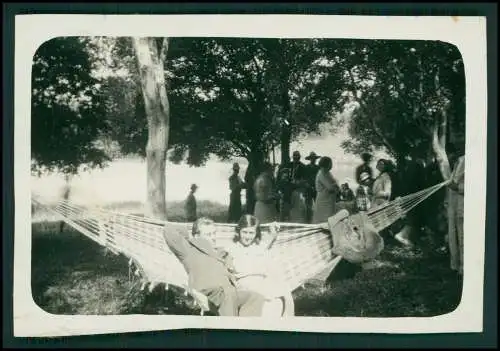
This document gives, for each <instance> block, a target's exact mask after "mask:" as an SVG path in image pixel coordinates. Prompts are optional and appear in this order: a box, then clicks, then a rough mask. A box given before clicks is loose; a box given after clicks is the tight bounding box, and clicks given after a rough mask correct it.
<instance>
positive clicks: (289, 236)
mask: <svg viewBox="0 0 500 351" xmlns="http://www.w3.org/2000/svg"><path fill="white" fill-rule="evenodd" d="M448 183H449V181H444V182H442V183H439V184H436V185H435V186H432V187H429V188H427V189H423V190H421V191H418V192H416V193H413V194H409V195H406V196H403V197H400V198H397V199H395V200H393V201H390V202H388V203H386V204H384V205H382V206H380V207H378V208H372V209H370V210H369V211H367V212H366V214H367V216H368V218H369V219H370V221H371V222H372V224H373V226H374V227H375V229H376V230H377V231H379V232H380V231H381V230H383V229H385V228H387V227H388V226H390V225H391V224H393V223H394V222H396V221H397V220H399V219H400V218H402V217H403V216H405V215H406V213H408V212H409V211H410V210H412V209H413V208H415V207H416V206H418V205H419V204H420V203H421V202H422V201H424V200H426V199H427V198H428V197H429V196H431V195H432V194H434V193H435V192H437V191H438V190H440V189H441V188H442V187H444V186H445V185H446V184H448ZM32 201H33V202H34V203H36V204H38V205H40V206H43V207H45V208H47V209H49V210H50V211H52V212H54V213H56V214H57V215H58V216H60V218H61V220H63V221H64V222H65V223H67V224H68V225H70V226H71V227H73V228H74V229H76V230H77V231H78V232H80V233H82V234H83V235H85V236H86V237H88V238H89V239H91V240H93V241H95V242H97V243H98V244H99V245H101V246H104V247H106V248H108V249H109V250H110V251H111V252H113V253H114V254H123V255H124V256H126V257H127V258H129V276H132V275H136V276H137V275H139V276H141V277H142V279H144V280H145V281H146V282H151V283H154V282H162V283H165V284H166V288H168V285H175V286H178V287H181V288H183V289H185V293H186V294H190V295H191V296H192V297H193V298H194V300H195V302H196V303H197V304H198V306H199V307H200V308H201V313H202V314H203V313H204V312H205V311H208V310H210V308H209V306H208V301H207V299H206V297H205V296H203V295H202V294H200V293H199V292H196V291H194V290H193V289H190V288H189V286H188V277H187V273H186V271H185V269H184V267H183V266H182V264H181V262H180V261H179V260H178V259H177V257H176V256H175V255H174V254H173V253H172V252H171V251H170V249H169V248H168V246H167V244H166V242H165V240H164V238H163V233H164V231H165V230H166V232H167V233H168V231H169V230H172V231H173V230H175V231H178V232H179V233H181V234H182V235H185V236H188V235H189V232H190V230H191V226H192V223H182V222H169V221H162V220H158V219H153V218H148V217H144V216H139V215H135V214H128V213H120V212H117V211H112V210H108V209H104V208H101V207H92V208H88V207H84V206H80V205H77V204H75V203H72V202H71V201H69V200H60V201H58V202H57V203H56V204H55V206H54V205H52V206H51V205H48V204H46V203H45V202H44V201H43V200H42V199H41V198H40V197H38V196H36V195H33V196H32ZM276 225H278V236H277V237H276V238H275V240H274V241H273V242H271V243H270V244H269V246H268V247H267V248H266V250H265V251H266V252H265V253H266V254H268V255H269V258H270V260H271V262H272V264H273V265H275V267H277V268H278V269H279V270H280V273H281V275H282V277H283V281H285V282H286V283H287V285H288V286H289V288H290V291H293V290H295V289H297V288H298V287H300V286H303V284H304V283H306V282H307V281H308V280H310V279H311V278H313V277H315V276H316V275H318V274H320V273H322V272H324V271H325V270H326V269H330V268H332V267H334V266H335V265H336V263H338V262H339V260H340V259H341V257H339V256H336V255H335V254H333V253H332V248H333V243H332V238H331V235H330V234H329V233H328V232H325V230H324V228H323V226H322V225H321V224H299V223H269V224H262V225H261V232H262V234H263V236H264V235H266V234H268V233H269V232H270V231H271V227H272V226H276ZM216 226H217V229H218V230H217V243H218V245H220V246H222V247H223V248H224V247H227V246H228V245H230V244H231V242H232V238H233V236H234V234H235V227H236V224H228V223H216ZM134 265H135V267H136V269H135V271H134V270H133V269H132V267H133V266H134ZM332 269H333V268H332ZM144 287H145V283H143V285H142V288H144Z"/></svg>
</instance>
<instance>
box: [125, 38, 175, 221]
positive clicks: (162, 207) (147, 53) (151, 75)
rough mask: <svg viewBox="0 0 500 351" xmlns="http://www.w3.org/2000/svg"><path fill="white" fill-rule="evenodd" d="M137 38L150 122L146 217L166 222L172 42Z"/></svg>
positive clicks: (145, 103) (145, 102)
mask: <svg viewBox="0 0 500 351" xmlns="http://www.w3.org/2000/svg"><path fill="white" fill-rule="evenodd" d="M156 40H159V39H156V38H133V45H134V49H135V56H136V59H137V66H138V71H139V76H140V83H141V88H142V95H143V98H144V108H145V112H146V117H147V121H148V141H147V145H146V163H147V199H146V209H145V212H146V215H147V216H150V217H152V218H158V219H166V218H167V214H166V203H165V167H166V156H167V148H168V135H169V123H170V121H169V118H170V106H169V102H168V97H167V91H166V88H165V73H164V59H165V55H166V49H167V45H168V39H166V38H164V39H162V40H163V42H162V45H161V46H160V49H159V47H158V46H159V45H158V43H157V41H156Z"/></svg>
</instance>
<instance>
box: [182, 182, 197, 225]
mask: <svg viewBox="0 0 500 351" xmlns="http://www.w3.org/2000/svg"><path fill="white" fill-rule="evenodd" d="M197 189H198V185H196V184H191V190H190V192H189V195H188V197H187V199H186V203H185V204H184V210H185V211H186V219H187V221H188V222H194V221H196V219H197V218H198V214H197V213H196V198H195V196H194V193H195V192H196V190H197Z"/></svg>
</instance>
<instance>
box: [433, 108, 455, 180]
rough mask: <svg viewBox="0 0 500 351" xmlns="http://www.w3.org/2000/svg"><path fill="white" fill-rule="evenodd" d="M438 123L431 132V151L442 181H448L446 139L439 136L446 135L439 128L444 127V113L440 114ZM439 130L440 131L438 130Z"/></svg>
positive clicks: (448, 165)
mask: <svg viewBox="0 0 500 351" xmlns="http://www.w3.org/2000/svg"><path fill="white" fill-rule="evenodd" d="M440 119H441V121H440V123H436V124H435V126H434V129H433V131H432V151H433V152H434V156H435V157H436V162H437V164H438V166H439V171H440V172H441V176H442V177H443V180H446V179H449V178H450V175H451V168H450V161H449V160H448V155H447V154H446V138H445V137H444V136H442V135H440V134H444V133H446V128H444V130H443V129H441V128H440V124H441V126H446V113H444V111H443V113H442V115H441V118H440ZM440 129H441V130H440Z"/></svg>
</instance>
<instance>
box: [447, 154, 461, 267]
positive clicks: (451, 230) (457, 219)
mask: <svg viewBox="0 0 500 351" xmlns="http://www.w3.org/2000/svg"><path fill="white" fill-rule="evenodd" d="M450 179H451V182H450V183H449V185H448V188H449V195H448V196H449V200H448V245H449V249H450V266H451V269H452V270H454V271H456V272H457V273H458V274H460V275H463V267H464V187H465V156H463V155H462V156H460V157H459V158H458V160H457V163H456V165H455V167H454V169H453V172H452V173H451V177H450Z"/></svg>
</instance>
